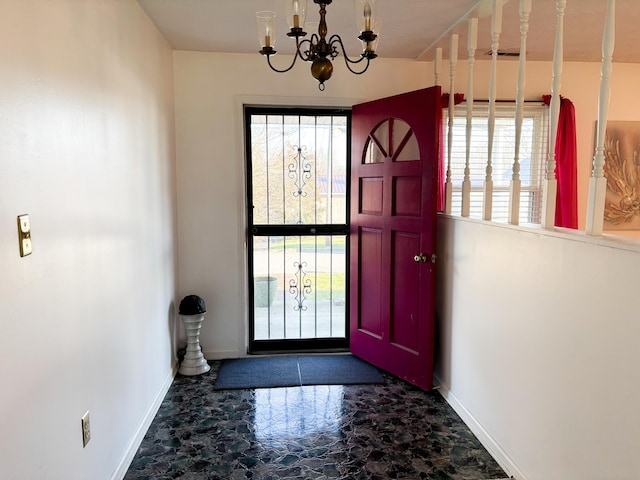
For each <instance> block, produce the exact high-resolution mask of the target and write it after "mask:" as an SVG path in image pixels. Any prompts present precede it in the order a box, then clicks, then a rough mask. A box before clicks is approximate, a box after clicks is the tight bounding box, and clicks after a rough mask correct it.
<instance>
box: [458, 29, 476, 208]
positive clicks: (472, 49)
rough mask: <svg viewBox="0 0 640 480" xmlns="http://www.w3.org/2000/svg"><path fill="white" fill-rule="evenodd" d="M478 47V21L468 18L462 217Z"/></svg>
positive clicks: (467, 195)
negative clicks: (474, 72) (467, 69)
mask: <svg viewBox="0 0 640 480" xmlns="http://www.w3.org/2000/svg"><path fill="white" fill-rule="evenodd" d="M477 46H478V19H477V18H470V19H469V27H468V30H467V52H468V56H469V58H468V62H469V77H468V81H467V131H466V135H467V136H466V140H467V141H466V157H465V162H464V180H463V181H462V212H461V215H462V216H463V217H468V216H469V210H470V206H471V170H470V168H469V162H470V160H471V131H472V123H473V64H474V61H475V57H476V48H477Z"/></svg>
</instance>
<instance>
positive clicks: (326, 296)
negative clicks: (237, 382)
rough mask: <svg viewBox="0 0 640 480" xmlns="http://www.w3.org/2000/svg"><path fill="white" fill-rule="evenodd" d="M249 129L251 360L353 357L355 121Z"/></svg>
mask: <svg viewBox="0 0 640 480" xmlns="http://www.w3.org/2000/svg"><path fill="white" fill-rule="evenodd" d="M245 122H246V125H245V131H246V137H247V138H246V141H247V143H246V147H247V148H246V151H247V200H248V201H247V205H248V249H247V251H248V271H249V279H250V281H249V286H248V288H249V302H250V305H249V312H250V315H249V351H250V352H251V353H259V352H274V351H305V350H307V351H308V350H315V351H318V350H347V349H348V346H349V341H348V331H349V330H348V320H347V312H348V295H347V285H348V282H347V280H346V279H347V278H348V264H349V262H348V256H347V255H348V251H349V239H348V222H349V219H348V212H349V178H348V172H349V155H350V112H345V111H335V110H326V109H313V110H310V109H304V110H303V109H275V108H262V107H251V108H249V107H247V108H246V109H245Z"/></svg>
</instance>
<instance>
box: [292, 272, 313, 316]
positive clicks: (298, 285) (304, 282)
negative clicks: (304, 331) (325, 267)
mask: <svg viewBox="0 0 640 480" xmlns="http://www.w3.org/2000/svg"><path fill="white" fill-rule="evenodd" d="M293 266H294V267H296V268H297V271H296V273H295V278H292V279H291V280H289V293H290V294H291V295H294V299H295V301H296V305H294V306H293V309H294V310H295V311H296V312H298V311H300V310H302V311H303V312H304V311H306V310H307V306H306V305H305V304H304V302H305V300H306V299H307V295H309V294H311V279H310V278H307V273H306V272H305V271H304V270H303V269H304V268H305V267H306V266H307V262H295V263H294V264H293Z"/></svg>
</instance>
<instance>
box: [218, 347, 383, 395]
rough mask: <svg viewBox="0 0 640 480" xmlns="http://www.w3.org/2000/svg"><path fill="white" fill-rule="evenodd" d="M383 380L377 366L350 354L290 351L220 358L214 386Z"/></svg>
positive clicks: (295, 385) (317, 383) (373, 381)
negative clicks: (291, 353)
mask: <svg viewBox="0 0 640 480" xmlns="http://www.w3.org/2000/svg"><path fill="white" fill-rule="evenodd" d="M363 383H385V381H384V378H383V377H382V375H380V372H379V371H378V369H377V368H376V367H374V366H372V365H370V364H368V363H367V362H364V361H362V360H360V359H359V358H356V357H354V356H353V355H309V356H307V355H293V356H284V357H281V356H276V357H250V358H238V359H234V360H223V361H222V363H221V365H220V369H219V370H218V377H217V379H216V383H215V385H214V387H213V388H214V389H215V390H226V389H238V388H276V387H300V386H303V385H355V384H363Z"/></svg>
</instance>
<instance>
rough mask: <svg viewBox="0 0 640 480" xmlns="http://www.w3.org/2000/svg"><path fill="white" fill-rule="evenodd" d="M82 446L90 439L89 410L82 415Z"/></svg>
mask: <svg viewBox="0 0 640 480" xmlns="http://www.w3.org/2000/svg"><path fill="white" fill-rule="evenodd" d="M81 422H82V448H84V447H86V446H87V443H89V440H91V424H90V423H89V410H87V413H85V414H84V415H83V416H82V419H81Z"/></svg>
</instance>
